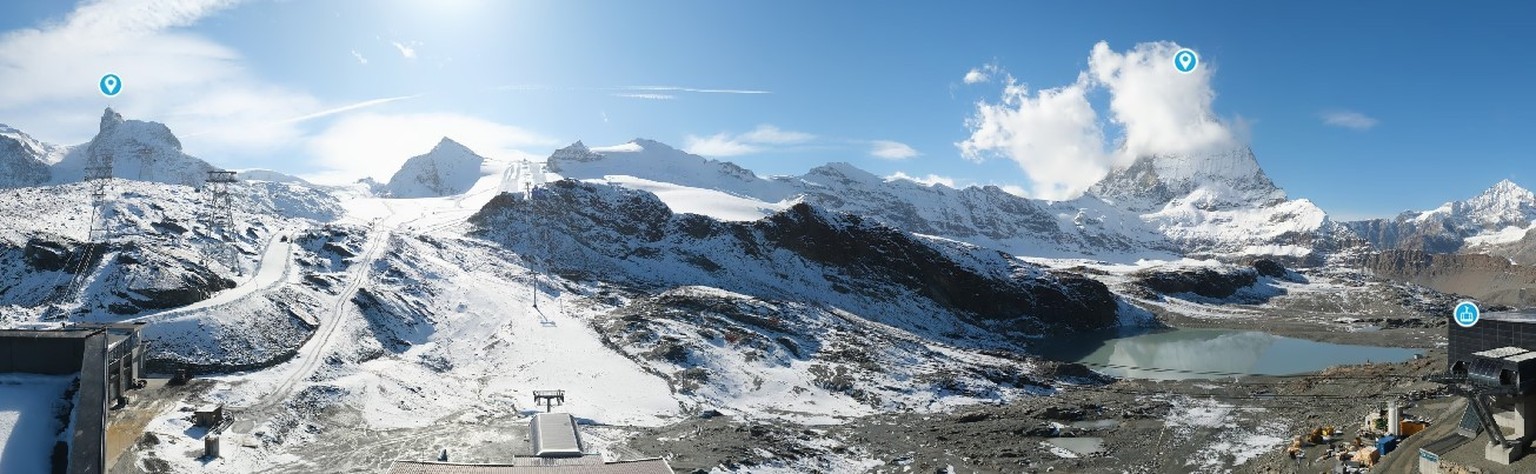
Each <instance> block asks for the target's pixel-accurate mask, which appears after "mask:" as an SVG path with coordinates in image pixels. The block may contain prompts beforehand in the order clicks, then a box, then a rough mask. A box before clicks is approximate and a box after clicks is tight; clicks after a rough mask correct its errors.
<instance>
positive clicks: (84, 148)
mask: <svg viewBox="0 0 1536 474" xmlns="http://www.w3.org/2000/svg"><path fill="white" fill-rule="evenodd" d="M99 166H110V167H111V168H112V176H114V177H118V178H126V179H132V180H138V181H154V182H159V183H167V184H181V185H187V186H200V185H202V183H203V181H205V180H207V178H208V172H209V171H213V170H214V169H216V168H214V167H213V166H212V165H209V164H208V163H207V162H205V161H203V160H200V159H198V158H196V157H193V156H191V155H188V154H186V153H183V152H182V151H181V140H178V139H177V138H176V135H174V134H172V133H171V129H170V128H168V127H166V126H165V125H164V124H161V123H159V122H145V121H140V120H125V119H123V116H122V114H119V113H117V112H116V111H113V110H112V108H111V107H108V108H107V110H106V112H104V113H103V114H102V116H101V127H100V130H99V131H98V132H97V134H96V137H95V138H92V139H91V141H90V142H88V143H86V144H83V145H78V146H74V147H71V148H70V150H69V152H68V153H67V154H65V155H64V157H63V159H62V160H60V161H59V162H58V163H57V164H55V165H54V167H53V182H54V183H72V182H77V181H80V180H83V179H85V174H86V169H87V168H89V167H99Z"/></svg>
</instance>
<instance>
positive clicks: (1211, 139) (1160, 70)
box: [1088, 41, 1237, 162]
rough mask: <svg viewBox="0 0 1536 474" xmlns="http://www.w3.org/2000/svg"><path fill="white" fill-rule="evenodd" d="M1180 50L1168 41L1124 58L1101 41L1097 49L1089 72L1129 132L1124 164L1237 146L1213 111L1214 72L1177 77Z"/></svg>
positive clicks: (1203, 69) (1205, 69) (1140, 48)
mask: <svg viewBox="0 0 1536 474" xmlns="http://www.w3.org/2000/svg"><path fill="white" fill-rule="evenodd" d="M1180 48H1181V47H1180V46H1179V45H1178V44H1176V43H1172V42H1167V41H1161V42H1156V43H1141V44H1137V45H1136V46H1135V47H1134V48H1132V49H1131V50H1130V51H1126V52H1124V53H1119V52H1115V51H1114V50H1111V49H1110V48H1109V43H1106V42H1103V41H1100V42H1099V43H1098V44H1096V45H1094V46H1093V53H1092V54H1091V55H1089V57H1088V73H1089V75H1090V77H1091V78H1092V80H1093V81H1094V82H1095V84H1097V85H1099V86H1102V87H1104V88H1106V89H1108V90H1109V93H1110V103H1109V110H1110V116H1111V118H1112V119H1113V120H1114V121H1115V122H1116V123H1118V124H1120V125H1121V126H1122V127H1123V128H1124V129H1125V136H1124V137H1123V138H1124V140H1123V144H1122V150H1121V153H1122V155H1121V161H1122V162H1128V161H1129V160H1131V159H1135V158H1136V157H1138V156H1143V155H1150V154H1162V153H1197V152H1201V151H1205V150H1210V149H1215V148H1223V147H1231V146H1234V145H1236V144H1237V137H1236V136H1235V135H1234V134H1233V133H1232V130H1231V128H1230V127H1228V126H1227V124H1225V123H1222V121H1220V120H1218V119H1217V118H1216V114H1215V112H1213V111H1212V109H1211V103H1212V102H1214V101H1215V100H1216V91H1215V90H1214V89H1212V88H1211V76H1212V74H1213V73H1214V71H1215V69H1214V68H1212V67H1211V66H1210V64H1209V63H1206V62H1202V63H1201V65H1200V67H1199V68H1197V69H1195V70H1194V72H1191V73H1188V74H1183V73H1180V72H1178V70H1177V69H1175V68H1174V67H1173V55H1174V54H1175V53H1178V51H1179V49H1180Z"/></svg>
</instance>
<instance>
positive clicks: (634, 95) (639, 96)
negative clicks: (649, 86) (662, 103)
mask: <svg viewBox="0 0 1536 474" xmlns="http://www.w3.org/2000/svg"><path fill="white" fill-rule="evenodd" d="M613 96H614V97H625V98H629V99H647V100H672V99H676V98H677V96H675V95H672V94H655V93H631V92H626V93H622V94H614V95H613Z"/></svg>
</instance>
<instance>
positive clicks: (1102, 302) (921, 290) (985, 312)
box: [755, 203, 1118, 327]
mask: <svg viewBox="0 0 1536 474" xmlns="http://www.w3.org/2000/svg"><path fill="white" fill-rule="evenodd" d="M838 217H840V218H842V219H845V220H847V221H848V222H849V224H851V225H848V226H838V225H835V224H834V223H833V222H829V220H828V218H829V216H826V215H823V214H820V213H818V212H817V211H815V210H814V209H813V208H812V207H811V206H810V205H808V204H804V203H801V204H796V205H795V206H793V207H791V208H789V209H788V210H786V211H784V212H780V213H777V214H774V215H772V216H769V217H768V218H767V219H764V220H762V221H758V222H757V223H755V224H756V225H757V226H759V227H761V228H762V229H763V235H764V236H766V237H767V239H768V241H769V243H771V244H773V245H774V246H777V247H781V248H786V249H789V250H791V251H793V252H795V253H797V254H799V255H801V256H803V257H805V258H806V259H808V260H811V261H815V262H820V263H823V264H827V265H833V266H837V267H840V268H843V269H845V270H846V271H847V272H848V273H850V274H855V275H884V276H885V277H886V278H890V279H892V280H894V281H896V282H897V283H899V284H901V285H903V286H906V287H907V288H910V289H912V290H914V291H916V292H917V293H918V294H921V295H923V296H926V297H928V298H929V299H932V300H934V301H935V302H938V303H939V304H941V305H943V306H946V307H951V308H956V309H959V310H961V311H966V312H970V313H973V314H976V315H978V316H980V317H982V318H984V319H994V320H995V319H1007V318H1011V317H1015V316H1017V315H1018V314H1019V312H1020V310H1021V309H1022V310H1026V311H1027V312H1028V313H1030V314H1076V315H1080V316H1081V317H1083V318H1084V319H1085V321H1083V323H1084V324H1088V325H1099V326H1100V327H1104V326H1109V325H1111V324H1113V323H1114V321H1115V318H1116V311H1117V310H1118V304H1117V303H1116V302H1115V299H1114V296H1113V295H1112V294H1111V293H1110V292H1109V288H1108V287H1106V286H1105V285H1104V284H1103V283H1100V282H1099V281H1097V280H1093V279H1089V278H1086V277H1083V276H1080V275H1073V274H1060V275H1057V276H1056V280H1057V281H1056V282H1054V283H1056V284H1055V285H1049V286H1045V285H1025V284H1019V282H1014V281H996V280H993V279H989V278H987V277H986V276H983V275H980V274H977V273H975V272H973V271H970V270H969V269H966V268H963V267H961V266H960V265H958V264H956V263H955V262H954V261H952V260H949V259H947V258H945V257H944V256H943V255H941V254H939V253H938V252H937V251H935V250H933V249H932V248H930V247H928V246H926V245H922V244H920V243H918V242H915V241H913V240H912V239H911V238H910V237H909V235H908V234H905V233H903V232H900V231H897V230H895V229H892V228H889V227H884V226H878V225H876V226H865V225H862V224H863V223H864V222H863V221H862V219H860V218H859V217H857V216H852V215H844V216H838Z"/></svg>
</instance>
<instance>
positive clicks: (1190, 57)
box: [1173, 48, 1200, 74]
mask: <svg viewBox="0 0 1536 474" xmlns="http://www.w3.org/2000/svg"><path fill="white" fill-rule="evenodd" d="M1199 65H1200V55H1197V54H1195V50H1193V49H1189V48H1184V49H1181V50H1179V52H1177V53H1174V54H1173V68H1174V69H1178V70H1179V72H1182V73H1184V74H1189V73H1191V72H1195V67H1196V66H1199Z"/></svg>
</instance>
